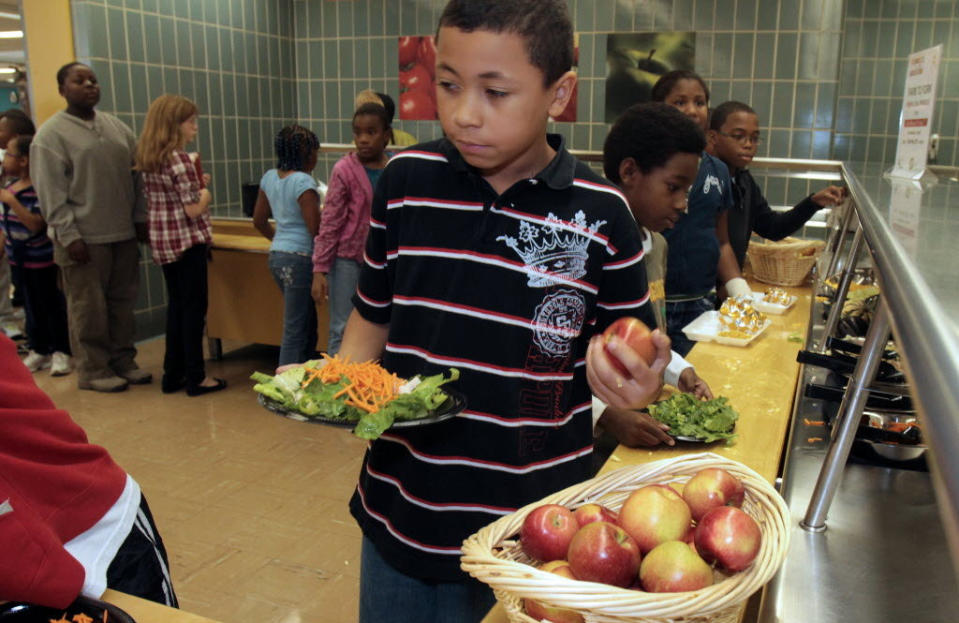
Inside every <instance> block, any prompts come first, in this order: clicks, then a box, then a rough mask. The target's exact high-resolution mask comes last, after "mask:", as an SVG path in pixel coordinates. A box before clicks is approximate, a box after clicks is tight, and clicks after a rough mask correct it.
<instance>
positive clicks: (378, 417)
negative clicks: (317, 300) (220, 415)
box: [250, 360, 460, 439]
mask: <svg viewBox="0 0 959 623" xmlns="http://www.w3.org/2000/svg"><path fill="white" fill-rule="evenodd" d="M322 364H323V361H322V360H313V361H307V362H306V363H304V364H303V365H302V366H297V367H295V368H290V369H288V370H284V371H283V372H281V373H280V374H277V375H275V376H270V375H269V374H264V373H262V372H254V373H253V374H252V375H251V376H250V378H251V379H253V380H254V381H256V385H254V386H253V391H255V392H257V393H259V394H263V395H264V396H265V397H267V398H269V399H270V400H272V401H273V402H275V403H277V404H278V405H279V406H282V407H283V408H284V409H286V410H288V411H291V412H294V413H298V414H300V415H303V416H305V417H319V418H325V419H328V420H342V421H343V422H356V426H355V428H354V429H353V434H354V435H356V436H357V437H359V438H361V439H376V438H377V437H379V436H380V435H381V434H382V433H383V432H384V431H385V430H386V429H388V428H389V427H390V426H392V425H393V422H394V421H396V420H417V419H422V418H426V417H429V416H430V415H432V414H433V412H434V411H435V410H436V409H437V408H438V407H439V406H440V405H442V404H443V403H444V402H445V401H446V399H447V398H448V397H449V396H448V395H447V394H446V393H445V392H444V391H443V390H442V389H440V386H441V385H443V384H445V383H449V382H451V381H455V380H456V379H458V378H459V376H460V373H459V370H457V369H456V368H450V370H449V374H448V375H447V374H436V375H433V376H427V377H419V376H417V377H414V379H413V380H411V381H408V382H407V383H406V384H405V385H404V388H403V389H401V390H400V391H401V393H400V394H398V395H397V396H396V398H394V399H393V400H391V401H390V402H389V403H387V404H386V405H385V406H384V407H383V408H382V409H380V410H379V411H376V412H374V413H368V412H367V411H364V410H363V409H359V408H357V407H354V406H352V405H348V404H346V400H347V397H346V396H345V395H343V396H339V397H337V398H334V395H336V394H337V393H338V392H339V391H340V390H341V389H343V388H344V387H345V386H346V384H347V381H346V379H345V377H344V378H342V379H341V380H340V381H338V382H336V383H323V382H322V381H320V380H319V379H313V380H312V381H310V382H309V383H308V384H307V385H306V386H305V387H304V386H303V379H304V378H305V377H306V369H307V368H315V367H317V366H318V365H322ZM407 390H408V391H407Z"/></svg>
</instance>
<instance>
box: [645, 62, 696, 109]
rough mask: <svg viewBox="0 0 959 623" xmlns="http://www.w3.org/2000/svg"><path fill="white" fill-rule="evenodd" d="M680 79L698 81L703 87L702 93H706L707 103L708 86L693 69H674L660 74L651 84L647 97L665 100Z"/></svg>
mask: <svg viewBox="0 0 959 623" xmlns="http://www.w3.org/2000/svg"><path fill="white" fill-rule="evenodd" d="M680 80H695V81H696V82H698V83H699V85H700V86H701V87H703V93H705V94H706V103H707V104H708V103H709V87H708V86H706V81H705V80H703V79H702V77H701V76H700V75H699V74H697V73H696V72H695V71H689V70H688V69H674V70H673V71H670V72H668V73H665V74H663V75H662V76H660V77H659V80H657V81H656V84H654V85H653V90H652V91H651V92H650V94H649V99H651V100H653V101H654V102H665V101H666V98H667V97H669V94H670V92H671V91H672V90H673V87H675V86H676V83H677V82H679V81H680Z"/></svg>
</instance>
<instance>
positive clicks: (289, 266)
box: [270, 251, 316, 366]
mask: <svg viewBox="0 0 959 623" xmlns="http://www.w3.org/2000/svg"><path fill="white" fill-rule="evenodd" d="M270 272H271V273H272V274H273V280H274V281H276V285H278V286H280V291H281V292H282V293H283V340H282V342H281V343H280V362H279V365H281V366H283V365H286V364H288V363H302V362H304V361H307V360H308V359H313V357H314V356H315V355H316V305H315V304H314V303H313V296H312V295H311V294H310V289H311V288H312V287H313V259H312V258H310V257H308V256H306V255H299V254H296V253H284V252H282V251H271V252H270Z"/></svg>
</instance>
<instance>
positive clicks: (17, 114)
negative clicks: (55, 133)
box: [0, 108, 37, 134]
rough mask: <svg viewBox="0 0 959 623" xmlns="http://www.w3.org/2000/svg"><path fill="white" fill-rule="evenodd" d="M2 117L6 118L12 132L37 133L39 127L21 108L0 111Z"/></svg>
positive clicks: (0, 117)
mask: <svg viewBox="0 0 959 623" xmlns="http://www.w3.org/2000/svg"><path fill="white" fill-rule="evenodd" d="M0 119H6V120H7V125H8V126H9V128H10V133H11V134H36V132H37V127H36V126H35V125H33V121H32V120H31V119H30V117H28V116H27V113H25V112H23V111H22V110H20V109H19V108H10V109H8V110H5V111H3V112H2V113H0Z"/></svg>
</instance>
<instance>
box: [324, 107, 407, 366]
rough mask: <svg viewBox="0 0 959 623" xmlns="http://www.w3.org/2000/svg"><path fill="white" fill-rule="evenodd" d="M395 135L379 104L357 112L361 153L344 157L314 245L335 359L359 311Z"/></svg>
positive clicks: (357, 140)
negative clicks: (378, 190)
mask: <svg viewBox="0 0 959 623" xmlns="http://www.w3.org/2000/svg"><path fill="white" fill-rule="evenodd" d="M391 135H392V130H391V129H390V120H389V117H388V115H387V113H386V109H384V108H383V107H382V106H380V105H379V104H363V105H362V106H360V107H359V108H357V109H356V112H355V113H354V114H353V144H354V145H356V151H354V152H350V153H348V154H347V155H345V156H343V157H342V158H340V160H339V161H338V162H337V163H336V164H335V165H333V172H332V173H331V175H330V183H329V187H328V189H327V192H326V202H325V203H324V205H323V211H322V216H321V219H320V231H319V233H318V234H317V235H316V238H315V239H314V241H313V299H314V300H315V301H316V303H317V304H322V303H323V302H324V301H325V300H326V299H329V301H330V337H329V342H328V344H327V348H326V350H327V352H328V353H329V354H331V355H335V354H336V352H337V351H338V350H339V349H340V340H341V339H342V338H343V328H344V327H345V326H346V320H347V318H349V316H350V312H351V311H353V301H352V298H353V293H354V292H356V284H357V282H358V281H359V278H360V266H362V264H363V250H364V248H365V246H366V233H367V231H368V230H369V227H370V206H371V205H372V204H373V189H374V188H375V187H376V181H377V180H378V179H379V177H380V173H382V171H383V169H384V168H385V167H386V163H387V161H388V160H389V155H388V154H387V153H386V145H387V144H388V143H389V141H390V136H391Z"/></svg>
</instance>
